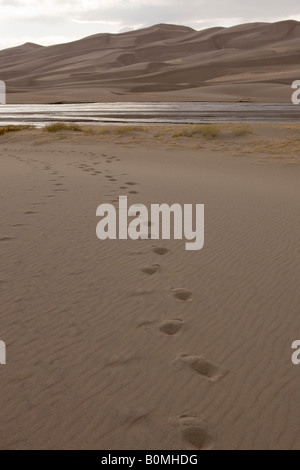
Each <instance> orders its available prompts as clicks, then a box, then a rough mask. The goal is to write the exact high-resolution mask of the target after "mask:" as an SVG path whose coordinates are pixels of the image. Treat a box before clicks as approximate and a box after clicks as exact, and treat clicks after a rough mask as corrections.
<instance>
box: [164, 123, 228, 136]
mask: <svg viewBox="0 0 300 470" xmlns="http://www.w3.org/2000/svg"><path fill="white" fill-rule="evenodd" d="M219 134H220V128H219V127H218V126H216V125H214V124H199V125H189V126H185V127H183V128H181V129H179V130H177V131H176V132H174V133H173V135H172V137H197V136H199V135H200V136H203V137H205V138H207V139H212V138H215V137H218V135H219Z"/></svg>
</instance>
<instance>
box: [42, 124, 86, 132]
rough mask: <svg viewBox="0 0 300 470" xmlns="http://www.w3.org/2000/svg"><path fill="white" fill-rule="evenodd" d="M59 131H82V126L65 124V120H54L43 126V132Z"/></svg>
mask: <svg viewBox="0 0 300 470" xmlns="http://www.w3.org/2000/svg"><path fill="white" fill-rule="evenodd" d="M59 131H74V132H82V128H81V127H80V126H79V124H75V123H74V124H73V123H71V124H66V123H65V122H54V123H53V124H48V125H47V126H45V127H43V132H59Z"/></svg>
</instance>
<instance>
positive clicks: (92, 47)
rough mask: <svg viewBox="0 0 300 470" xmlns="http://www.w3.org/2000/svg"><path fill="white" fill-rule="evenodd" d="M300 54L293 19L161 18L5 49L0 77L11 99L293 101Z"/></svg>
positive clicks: (299, 26) (299, 27) (0, 60)
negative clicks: (210, 21)
mask: <svg viewBox="0 0 300 470" xmlns="http://www.w3.org/2000/svg"><path fill="white" fill-rule="evenodd" d="M299 54H300V23H299V22H297V21H292V20H288V21H280V22H277V23H249V24H243V25H238V26H233V27H230V28H223V27H219V28H218V27H217V28H209V29H205V30H202V31H196V30H194V29H192V28H188V27H185V26H178V25H171V24H159V25H155V26H152V27H149V28H143V29H140V30H136V31H129V32H127V33H122V34H97V35H94V36H90V37H87V38H84V39H81V40H78V41H74V42H70V43H67V44H58V45H54V46H49V47H43V46H40V45H37V44H32V43H26V44H24V45H22V46H19V47H14V48H9V49H5V50H2V51H0V79H1V80H4V81H5V82H6V85H7V92H8V96H7V102H8V103H52V102H89V101H92V102H101V101H108V102H111V101H239V100H242V101H245V100H246V101H259V102H282V101H283V102H290V101H291V94H292V90H291V84H292V82H293V81H294V80H297V79H299V77H300V65H299Z"/></svg>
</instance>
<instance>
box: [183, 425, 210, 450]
mask: <svg viewBox="0 0 300 470" xmlns="http://www.w3.org/2000/svg"><path fill="white" fill-rule="evenodd" d="M181 434H182V438H183V440H184V441H185V442H186V443H187V444H188V445H189V446H191V447H192V448H194V449H199V450H209V449H212V447H213V440H212V437H211V436H210V435H209V434H208V432H207V431H206V429H205V428H203V427H202V426H187V427H184V428H183V430H182V433H181Z"/></svg>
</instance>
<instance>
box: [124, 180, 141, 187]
mask: <svg viewBox="0 0 300 470" xmlns="http://www.w3.org/2000/svg"><path fill="white" fill-rule="evenodd" d="M125 184H127V185H128V186H135V185H136V184H138V183H134V182H133V181H127V182H126V183H125Z"/></svg>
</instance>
